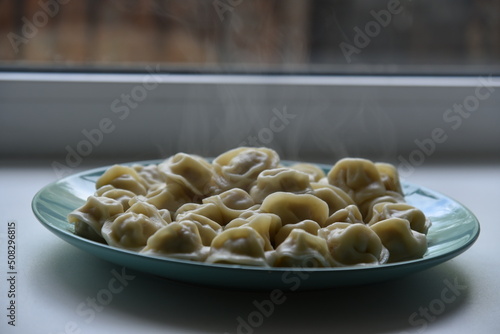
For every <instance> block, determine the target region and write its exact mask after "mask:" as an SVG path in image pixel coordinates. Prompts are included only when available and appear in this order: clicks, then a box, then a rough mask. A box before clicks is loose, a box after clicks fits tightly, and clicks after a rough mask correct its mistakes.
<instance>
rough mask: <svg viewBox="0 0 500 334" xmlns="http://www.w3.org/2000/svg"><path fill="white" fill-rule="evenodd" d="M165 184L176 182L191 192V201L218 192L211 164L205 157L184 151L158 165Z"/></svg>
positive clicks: (199, 199) (197, 200)
mask: <svg viewBox="0 0 500 334" xmlns="http://www.w3.org/2000/svg"><path fill="white" fill-rule="evenodd" d="M158 170H159V171H160V173H162V174H163V175H164V177H165V181H166V183H167V184H171V183H177V184H180V185H182V186H183V187H185V188H186V190H188V191H189V192H191V193H193V194H194V196H195V198H194V199H193V202H200V201H201V199H203V198H205V197H207V196H211V195H213V194H215V193H218V192H219V191H218V189H219V185H218V183H217V181H216V177H215V174H214V172H213V168H212V165H211V164H210V163H208V162H207V161H206V160H205V159H203V158H201V157H198V156H194V155H189V154H185V153H177V154H176V155H174V156H172V157H170V158H169V159H167V160H166V161H164V162H162V163H160V164H159V165H158Z"/></svg>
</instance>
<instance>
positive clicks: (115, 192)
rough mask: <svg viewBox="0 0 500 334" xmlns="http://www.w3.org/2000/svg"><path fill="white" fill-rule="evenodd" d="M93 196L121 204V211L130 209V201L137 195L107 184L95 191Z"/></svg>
mask: <svg viewBox="0 0 500 334" xmlns="http://www.w3.org/2000/svg"><path fill="white" fill-rule="evenodd" d="M95 196H102V197H108V198H112V199H115V200H117V201H119V202H120V203H121V204H122V206H123V210H127V209H128V208H129V207H130V204H129V202H130V200H131V199H132V198H134V197H135V196H137V195H136V194H134V193H133V192H131V191H130V190H125V189H118V188H115V187H113V186H112V185H109V184H108V185H105V186H103V187H101V188H99V189H97V190H96V192H95Z"/></svg>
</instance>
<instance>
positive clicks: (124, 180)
mask: <svg viewBox="0 0 500 334" xmlns="http://www.w3.org/2000/svg"><path fill="white" fill-rule="evenodd" d="M107 184H109V185H112V186H113V187H115V188H119V189H125V190H130V191H131V192H133V193H134V194H136V195H145V194H146V192H147V189H146V184H145V182H144V180H142V178H141V177H140V176H139V174H137V172H136V171H135V169H133V168H131V167H127V166H120V165H114V166H112V167H110V168H109V169H107V170H106V171H105V172H104V174H102V175H101V177H99V179H97V181H96V189H99V188H101V187H102V186H105V185H107Z"/></svg>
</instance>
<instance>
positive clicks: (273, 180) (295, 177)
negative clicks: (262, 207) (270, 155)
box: [250, 168, 312, 203]
mask: <svg viewBox="0 0 500 334" xmlns="http://www.w3.org/2000/svg"><path fill="white" fill-rule="evenodd" d="M278 191H282V192H289V193H295V194H305V193H310V192H312V188H311V185H310V181H309V176H308V175H307V174H305V173H303V172H300V171H297V170H294V169H291V168H274V169H268V170H265V171H263V172H262V173H260V174H259V176H258V177H257V181H256V182H255V184H254V185H253V186H252V188H251V189H250V196H251V197H252V198H253V200H254V201H255V203H262V201H264V199H265V198H266V197H267V196H268V195H269V194H272V193H275V192H278Z"/></svg>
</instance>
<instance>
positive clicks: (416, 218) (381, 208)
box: [368, 203, 431, 234]
mask: <svg viewBox="0 0 500 334" xmlns="http://www.w3.org/2000/svg"><path fill="white" fill-rule="evenodd" d="M388 218H403V219H406V220H408V222H409V223H410V227H411V229H412V230H414V231H417V232H420V233H423V234H427V231H428V230H429V227H430V226H431V222H430V221H429V220H428V219H427V218H426V216H425V214H424V213H423V212H422V211H421V210H419V209H417V208H416V207H414V206H412V205H410V204H406V203H379V204H376V205H375V206H374V207H373V214H372V218H371V220H370V221H369V222H368V225H373V224H376V223H377V222H379V221H381V220H385V219H388Z"/></svg>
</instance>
